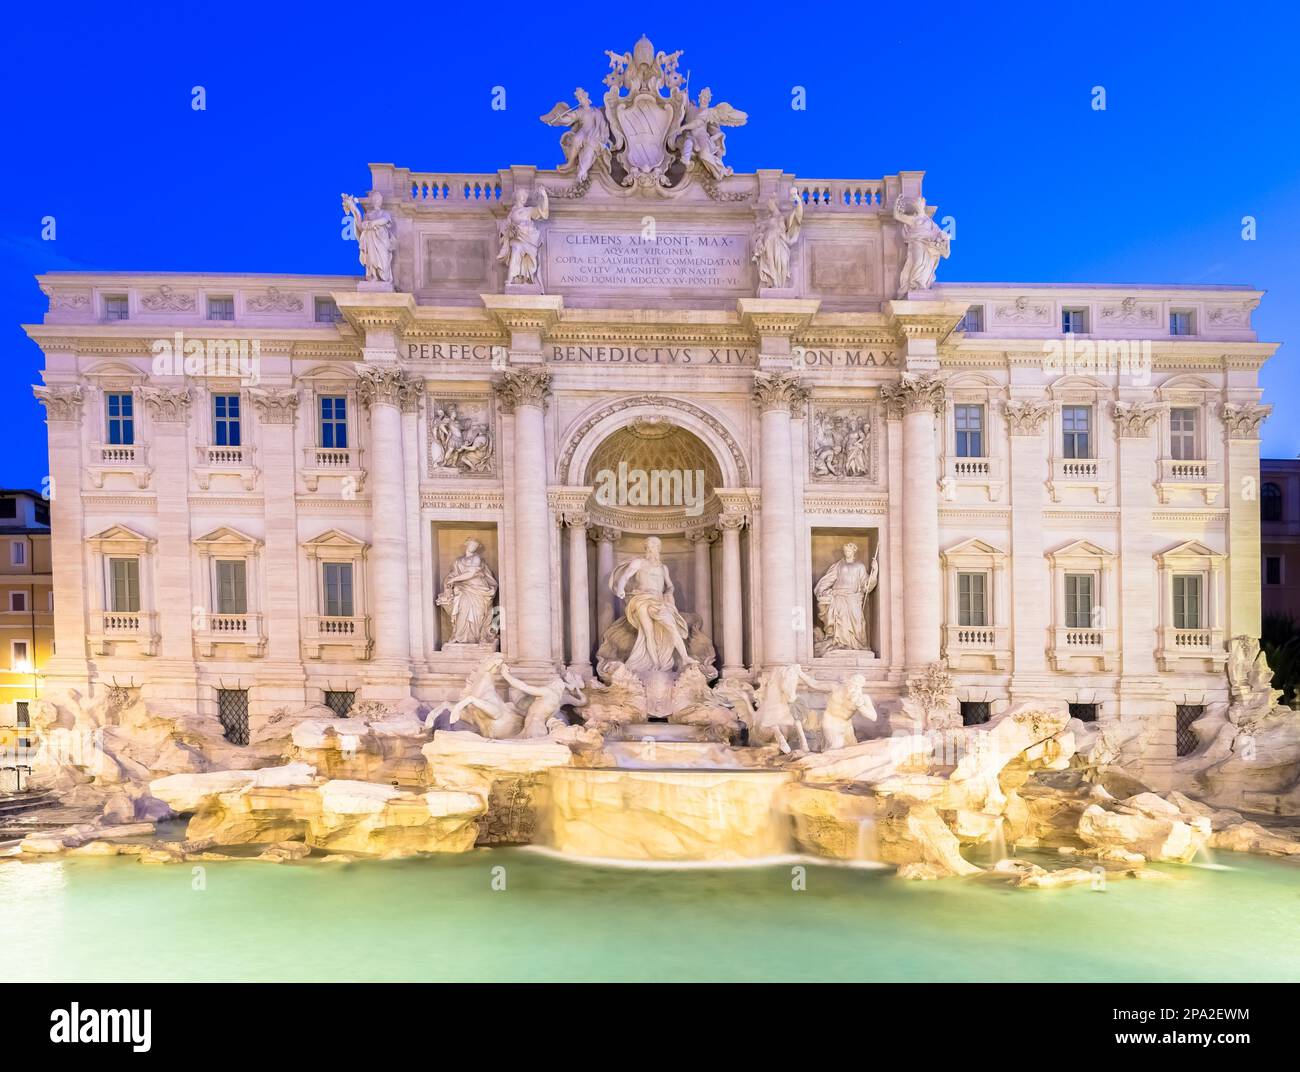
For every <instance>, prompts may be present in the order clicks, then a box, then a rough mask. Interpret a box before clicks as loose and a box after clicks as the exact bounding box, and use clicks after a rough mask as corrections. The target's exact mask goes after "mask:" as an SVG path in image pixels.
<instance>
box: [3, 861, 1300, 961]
mask: <svg viewBox="0 0 1300 1072" xmlns="http://www.w3.org/2000/svg"><path fill="white" fill-rule="evenodd" d="M1220 858H1221V861H1222V862H1224V863H1227V864H1228V865H1229V866H1230V868H1231V870H1206V869H1200V868H1175V867H1168V868H1161V869H1160V870H1161V871H1162V872H1163V873H1164V874H1166V875H1168V876H1170V877H1169V878H1168V880H1167V881H1149V882H1137V881H1116V882H1112V883H1110V884H1109V886H1108V888H1107V890H1106V891H1105V892H1094V891H1093V890H1091V889H1090V888H1088V887H1078V888H1074V889H1063V890H1011V889H1006V888H1003V887H999V886H993V885H988V884H986V883H984V882H982V881H974V882H972V881H956V880H953V881H946V882H904V881H900V880H898V879H895V878H894V877H893V875H892V872H890V871H885V870H858V869H849V868H838V867H824V866H817V865H807V866H806V887H807V888H806V889H804V890H799V891H796V890H795V889H793V888H792V885H793V884H795V883H794V881H793V874H792V870H791V865H782V866H771V867H767V866H765V867H761V868H750V869H733V870H687V871H665V870H658V871H640V870H629V869H619V868H605V867H593V866H584V865H580V864H572V863H567V862H563V861H560V860H556V859H553V858H550V857H547V856H543V855H539V854H537V853H533V852H529V851H526V850H518V849H497V850H486V849H484V850H477V851H475V852H472V853H468V854H465V855H462V856H449V857H443V858H432V859H419V860H407V861H394V862H382V863H381V862H373V863H357V864H349V865H336V864H322V863H318V862H310V861H309V862H307V863H305V864H296V865H288V864H285V865H275V864H266V863H254V862H248V863H244V862H234V863H228V862H214V863H209V864H206V865H204V866H203V870H202V872H201V873H200V874H199V875H197V876H196V874H195V872H194V870H193V866H192V865H188V864H186V865H169V866H147V865H142V864H139V863H137V862H136V861H135V860H134V859H131V858H117V859H114V858H109V859H70V860H58V861H51V862H48V863H32V864H28V863H17V862H12V863H11V862H4V863H0V950H3V951H4V952H3V961H2V962H0V963H2V967H0V978H2V979H4V980H6V981H9V980H85V981H101V980H102V981H115V980H124V981H134V980H177V981H185V980H311V981H321V980H765V979H767V980H900V981H901V980H1170V981H1191V980H1288V981H1296V980H1300V864H1297V863H1294V862H1290V861H1275V860H1267V859H1257V858H1252V857H1246V856H1239V855H1233V854H1226V853H1221V854H1220ZM497 869H504V870H497ZM502 881H504V885H505V889H504V890H494V889H493V885H494V882H495V884H496V885H500V884H501V883H502ZM196 885H204V886H205V888H203V889H195V888H194V886H196Z"/></svg>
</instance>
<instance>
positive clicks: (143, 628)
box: [89, 610, 158, 655]
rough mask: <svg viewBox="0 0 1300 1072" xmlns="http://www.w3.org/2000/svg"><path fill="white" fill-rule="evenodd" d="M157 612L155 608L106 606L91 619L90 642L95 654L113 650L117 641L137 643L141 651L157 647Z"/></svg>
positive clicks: (153, 651)
mask: <svg viewBox="0 0 1300 1072" xmlns="http://www.w3.org/2000/svg"><path fill="white" fill-rule="evenodd" d="M157 620H158V615H157V614H156V613H154V612H153V611H139V610H104V611H100V612H99V613H98V614H96V615H95V616H94V617H93V618H92V619H91V634H90V637H89V639H90V643H91V647H92V648H93V649H94V652H95V654H96V655H109V654H111V653H112V650H113V649H112V645H113V644H114V643H124V642H129V643H134V644H137V645H138V646H139V652H140V654H142V655H153V654H155V653H156V651H157V650H158V630H157Z"/></svg>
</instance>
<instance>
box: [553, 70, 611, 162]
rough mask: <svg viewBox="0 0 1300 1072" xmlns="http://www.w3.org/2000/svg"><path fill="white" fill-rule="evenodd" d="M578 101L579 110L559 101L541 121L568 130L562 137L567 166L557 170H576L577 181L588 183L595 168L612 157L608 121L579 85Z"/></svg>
mask: <svg viewBox="0 0 1300 1072" xmlns="http://www.w3.org/2000/svg"><path fill="white" fill-rule="evenodd" d="M573 93H574V96H576V97H577V98H578V104H577V107H574V106H572V105H570V104H569V103H568V102H567V101H560V102H559V103H558V104H556V106H555V107H554V108H552V109H551V110H550V111H549V112H547V113H546V114H545V115H544V116H542V122H543V123H545V124H546V125H547V126H552V127H568V128H569V129H568V132H567V133H565V134H564V136H563V137H561V138H560V148H561V149H563V150H564V163H563V164H561V165H560V166H559V167H558V168H556V169H555V170H556V171H558V172H560V173H561V174H565V173H567V172H570V171H576V172H577V176H578V182H580V183H582V182H586V181H587V177H588V176H589V175H590V174H591V168H592V165H593V164H595V163H596V161H597V160H599V159H602V158H607V157H608V156H609V121H608V120H607V119H606V118H605V110H604V109H603V108H593V107H592V106H591V97H590V96H589V95H588V94H587V91H586V90H585V89H583V88H582V87H581V86H579V87H578V88H577V89H575V90H574V91H573Z"/></svg>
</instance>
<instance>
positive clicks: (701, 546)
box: [686, 529, 718, 640]
mask: <svg viewBox="0 0 1300 1072" xmlns="http://www.w3.org/2000/svg"><path fill="white" fill-rule="evenodd" d="M717 536H718V534H717V533H716V532H715V531H713V529H693V530H692V531H690V532H688V533H687V534H686V538H687V539H688V540H689V541H690V542H691V544H692V545H693V546H694V548H695V613H696V614H698V615H699V616H700V631H701V632H703V633H704V635H705V636H706V637H708V638H709V639H710V640H712V639H713V560H712V558H711V557H710V554H709V545H710V544H711V543H713V541H714V540H715V539H717Z"/></svg>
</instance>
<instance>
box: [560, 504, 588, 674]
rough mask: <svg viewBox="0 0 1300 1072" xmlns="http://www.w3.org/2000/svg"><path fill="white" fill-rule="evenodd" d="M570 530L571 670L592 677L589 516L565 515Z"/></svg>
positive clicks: (565, 521)
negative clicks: (588, 555)
mask: <svg viewBox="0 0 1300 1072" xmlns="http://www.w3.org/2000/svg"><path fill="white" fill-rule="evenodd" d="M563 521H564V524H565V525H566V526H567V527H568V530H569V669H570V670H572V671H573V672H574V673H576V674H581V675H582V676H583V677H590V676H591V595H590V593H589V592H588V589H587V525H588V519H587V515H586V514H584V513H572V514H565V515H564V517H563Z"/></svg>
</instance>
